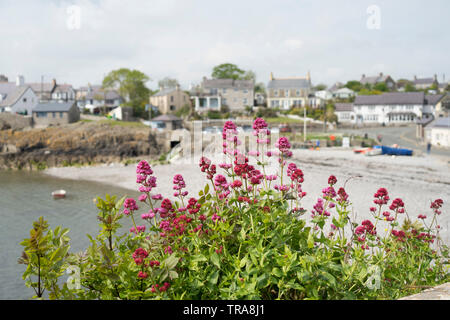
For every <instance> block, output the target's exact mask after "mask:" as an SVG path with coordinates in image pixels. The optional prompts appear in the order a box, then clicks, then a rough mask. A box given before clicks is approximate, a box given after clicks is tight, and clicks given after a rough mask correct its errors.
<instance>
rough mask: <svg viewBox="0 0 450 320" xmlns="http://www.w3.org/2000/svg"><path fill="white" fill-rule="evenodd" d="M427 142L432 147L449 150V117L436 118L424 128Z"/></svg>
mask: <svg viewBox="0 0 450 320" xmlns="http://www.w3.org/2000/svg"><path fill="white" fill-rule="evenodd" d="M425 135H426V139H427V141H429V142H430V143H431V144H432V145H433V146H438V147H446V148H450V117H446V118H437V119H436V120H435V121H433V122H432V123H430V124H429V125H428V126H427V127H425Z"/></svg>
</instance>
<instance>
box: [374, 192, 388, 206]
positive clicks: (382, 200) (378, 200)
mask: <svg viewBox="0 0 450 320" xmlns="http://www.w3.org/2000/svg"><path fill="white" fill-rule="evenodd" d="M373 197H374V198H375V200H374V201H373V202H374V203H375V204H377V205H380V206H381V205H383V204H387V203H388V201H389V195H388V192H387V190H386V188H380V189H378V191H377V193H375V194H374V195H373Z"/></svg>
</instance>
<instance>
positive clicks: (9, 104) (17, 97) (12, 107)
mask: <svg viewBox="0 0 450 320" xmlns="http://www.w3.org/2000/svg"><path fill="white" fill-rule="evenodd" d="M37 103H38V97H37V96H36V94H35V93H34V91H33V90H31V88H30V87H29V86H19V87H16V88H15V89H14V90H13V91H11V92H9V93H8V94H7V95H6V96H5V97H4V99H2V101H1V102H0V112H11V113H18V114H22V115H29V116H31V113H32V110H33V108H34V107H35V106H36V104H37Z"/></svg>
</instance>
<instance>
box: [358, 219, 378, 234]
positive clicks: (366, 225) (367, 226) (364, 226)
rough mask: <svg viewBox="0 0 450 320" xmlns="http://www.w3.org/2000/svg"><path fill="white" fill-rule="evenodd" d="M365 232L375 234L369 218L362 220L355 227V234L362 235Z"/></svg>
mask: <svg viewBox="0 0 450 320" xmlns="http://www.w3.org/2000/svg"><path fill="white" fill-rule="evenodd" d="M365 233H369V234H371V235H376V234H377V231H376V228H375V226H374V225H373V224H372V222H371V221H370V220H364V221H363V222H362V223H361V225H360V226H358V227H356V229H355V234H356V235H364V234H365Z"/></svg>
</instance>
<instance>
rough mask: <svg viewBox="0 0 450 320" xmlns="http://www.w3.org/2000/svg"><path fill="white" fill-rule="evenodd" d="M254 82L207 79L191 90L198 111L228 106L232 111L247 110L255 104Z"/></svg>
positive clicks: (218, 109)
mask: <svg viewBox="0 0 450 320" xmlns="http://www.w3.org/2000/svg"><path fill="white" fill-rule="evenodd" d="M254 87H255V85H254V82H253V81H252V80H234V79H207V78H206V77H204V78H203V82H202V83H201V85H200V86H199V87H198V88H195V89H193V90H191V100H192V101H193V105H194V109H195V111H197V112H203V111H209V110H217V111H220V110H221V109H222V106H227V107H228V108H229V109H230V111H238V112H243V111H245V108H246V107H253V106H254V97H255V96H254Z"/></svg>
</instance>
